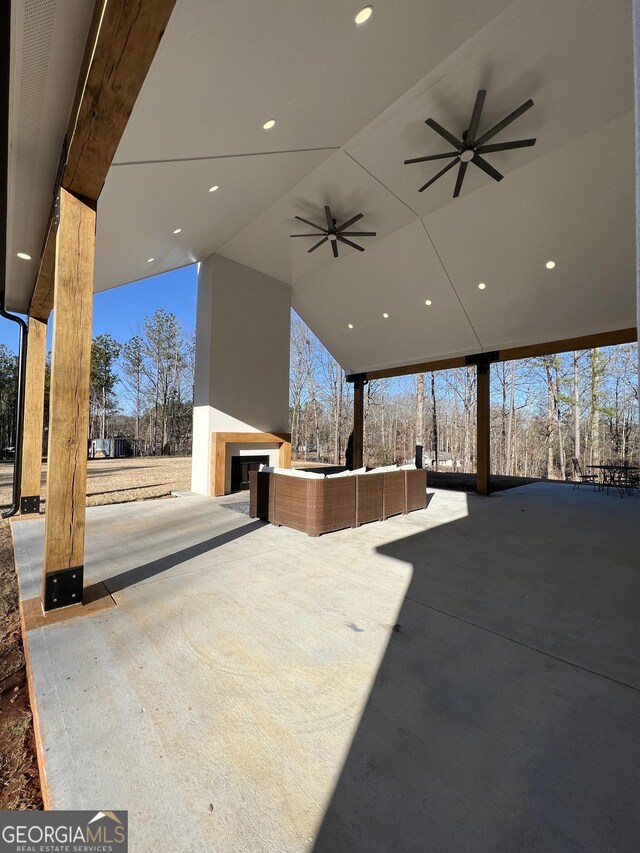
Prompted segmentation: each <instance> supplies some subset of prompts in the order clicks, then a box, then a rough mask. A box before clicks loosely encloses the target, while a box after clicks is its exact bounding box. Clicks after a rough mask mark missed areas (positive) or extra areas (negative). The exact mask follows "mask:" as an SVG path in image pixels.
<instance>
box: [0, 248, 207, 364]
mask: <svg viewBox="0 0 640 853" xmlns="http://www.w3.org/2000/svg"><path fill="white" fill-rule="evenodd" d="M196 279H197V266H196V265H195V264H193V265H192V266H188V267H183V268H182V269H179V270H174V271H173V272H167V273H163V274H162V275H157V276H153V277H152V278H146V279H143V280H142V281H136V282H134V283H133V284H127V285H125V286H124V287H116V288H114V289H113V290H105V291H103V292H102V293H96V295H95V297H94V299H93V337H95V336H96V335H103V334H109V335H112V336H113V337H114V338H115V339H116V340H117V341H120V343H123V342H124V341H126V340H128V339H129V338H130V337H132V336H133V335H134V334H135V333H136V332H137V330H138V328H140V327H141V326H142V323H143V322H144V318H145V317H148V316H149V315H150V314H153V312H154V311H155V310H156V309H157V308H164V310H165V311H167V312H169V311H170V312H172V313H173V314H175V315H176V317H177V318H178V320H179V321H180V323H181V324H182V327H183V329H184V331H185V333H186V334H187V335H189V334H190V333H191V331H192V329H193V327H194V323H195V317H196V293H197V287H196V284H197V281H196ZM52 325H53V324H52V323H49V329H48V334H47V350H50V349H51V327H52ZM0 343H2V344H4V345H5V346H6V347H7V348H8V349H9V350H11V351H12V352H16V350H17V343H18V335H17V327H16V326H15V324H13V323H11V322H9V321H8V320H3V319H2V318H0Z"/></svg>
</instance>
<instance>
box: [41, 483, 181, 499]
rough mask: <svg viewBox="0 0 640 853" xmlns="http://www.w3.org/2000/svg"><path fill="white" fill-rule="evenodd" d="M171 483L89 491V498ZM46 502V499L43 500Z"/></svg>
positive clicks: (155, 487)
mask: <svg viewBox="0 0 640 853" xmlns="http://www.w3.org/2000/svg"><path fill="white" fill-rule="evenodd" d="M170 485H171V484H170V483H147V484H145V485H143V486H127V487H126V488H124V489H109V490H108V491H99V492H87V497H88V498H93V497H95V496H96V495H115V494H117V493H119V492H135V491H137V490H141V489H157V488H160V486H170ZM43 503H44V501H43Z"/></svg>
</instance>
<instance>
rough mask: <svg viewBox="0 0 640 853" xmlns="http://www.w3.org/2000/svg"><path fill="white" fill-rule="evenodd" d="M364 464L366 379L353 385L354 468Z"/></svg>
mask: <svg viewBox="0 0 640 853" xmlns="http://www.w3.org/2000/svg"><path fill="white" fill-rule="evenodd" d="M363 464H364V379H361V378H360V379H356V380H355V381H354V383H353V468H354V469H356V468H362V466H363Z"/></svg>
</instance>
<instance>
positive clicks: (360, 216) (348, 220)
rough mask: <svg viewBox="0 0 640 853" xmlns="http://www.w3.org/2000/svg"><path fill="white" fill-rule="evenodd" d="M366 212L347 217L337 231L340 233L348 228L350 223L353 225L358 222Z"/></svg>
mask: <svg viewBox="0 0 640 853" xmlns="http://www.w3.org/2000/svg"><path fill="white" fill-rule="evenodd" d="M363 216H364V213H356V215H355V216H352V217H351V219H347V221H346V222H343V223H342V225H341V226H340V227H339V228H336V233H340V232H341V231H344V229H345V228H348V227H349V226H350V225H353V223H354V222H357V221H358V220H359V219H362V217H363Z"/></svg>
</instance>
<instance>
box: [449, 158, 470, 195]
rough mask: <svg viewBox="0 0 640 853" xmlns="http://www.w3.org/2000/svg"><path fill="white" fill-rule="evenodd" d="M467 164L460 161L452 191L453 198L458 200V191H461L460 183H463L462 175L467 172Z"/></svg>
mask: <svg viewBox="0 0 640 853" xmlns="http://www.w3.org/2000/svg"><path fill="white" fill-rule="evenodd" d="M467 165H468V164H467V163H463V162H462V161H460V168H459V169H458V177H457V178H456V188H455V189H454V191H453V197H454V198H458V196H459V195H460V190H461V189H462V182H463V181H464V175H465V172H466V171H467Z"/></svg>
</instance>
